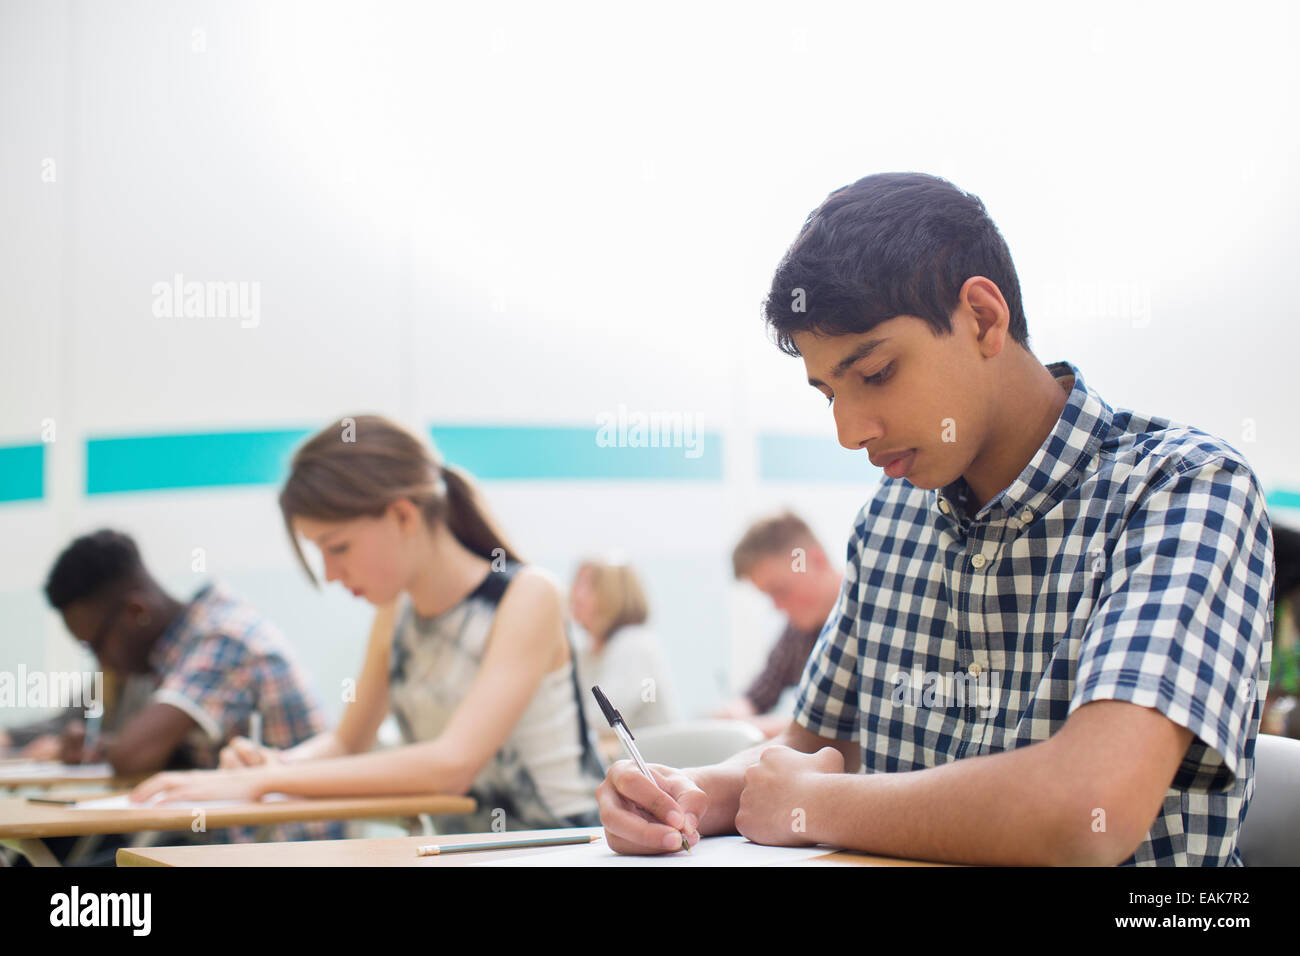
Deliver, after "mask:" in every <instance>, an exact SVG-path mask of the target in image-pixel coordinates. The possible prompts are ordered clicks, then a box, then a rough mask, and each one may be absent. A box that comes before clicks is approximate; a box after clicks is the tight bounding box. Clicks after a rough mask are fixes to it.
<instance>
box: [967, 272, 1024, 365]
mask: <svg viewBox="0 0 1300 956" xmlns="http://www.w3.org/2000/svg"><path fill="white" fill-rule="evenodd" d="M958 301H959V307H960V306H965V307H966V309H967V310H968V311H969V312H970V313H971V315H972V316H973V317H974V318H975V321H976V322H977V323H978V324H979V329H980V335H979V338H980V341H981V342H983V343H984V344H985V345H986V346H987V347H988V348H990V349H993V354H996V353H997V352H998V351H1001V349H1002V346H1003V345H1004V344H1005V343H1006V340H1007V337H1008V331H1009V326H1010V324H1011V309H1010V308H1009V307H1008V306H1007V300H1006V299H1004V298H1003V297H1002V290H1001V289H999V288H998V285H997V283H996V282H994V281H993V280H992V279H989V278H986V277H985V276H971V277H970V278H969V279H967V280H966V281H965V282H964V283H962V287H961V293H960V296H959V300H958Z"/></svg>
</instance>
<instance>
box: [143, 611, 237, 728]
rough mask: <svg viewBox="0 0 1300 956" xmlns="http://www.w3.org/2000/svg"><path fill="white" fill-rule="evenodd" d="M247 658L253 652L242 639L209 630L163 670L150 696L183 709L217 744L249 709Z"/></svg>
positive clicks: (235, 726)
mask: <svg viewBox="0 0 1300 956" xmlns="http://www.w3.org/2000/svg"><path fill="white" fill-rule="evenodd" d="M252 663H253V655H252V652H251V651H250V650H249V648H248V645H247V644H245V643H244V642H243V641H240V640H237V639H235V638H233V637H231V636H229V635H227V634H220V633H216V634H211V635H209V636H207V637H204V638H203V640H202V641H201V642H200V643H199V645H198V647H196V648H195V649H194V651H193V652H192V653H190V654H187V655H185V657H184V658H183V659H182V660H181V661H180V663H179V665H178V666H177V667H175V668H174V669H173V670H171V671H170V672H168V673H167V674H165V675H164V676H163V680H162V683H161V684H160V685H159V686H158V689H157V690H156V691H155V692H154V695H153V699H154V700H155V701H158V702H160V703H164V704H171V705H172V706H173V707H176V708H177V709H179V710H182V711H184V712H185V713H186V714H188V715H189V716H190V717H191V718H192V719H193V720H194V722H195V723H196V724H198V725H199V726H200V727H201V728H202V729H203V732H204V733H205V734H207V735H208V738H209V739H210V740H211V741H212V742H213V743H214V744H222V743H224V742H225V741H226V740H229V739H230V738H231V737H233V736H234V735H235V734H236V733H237V732H238V730H239V728H241V727H243V726H244V725H246V724H247V722H248V717H249V715H250V714H251V713H252V710H253V706H254V704H255V700H254V697H255V694H254V689H253V683H254V681H253V671H252Z"/></svg>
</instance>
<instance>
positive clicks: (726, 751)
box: [635, 720, 767, 767]
mask: <svg viewBox="0 0 1300 956" xmlns="http://www.w3.org/2000/svg"><path fill="white" fill-rule="evenodd" d="M635 734H636V743H637V748H638V749H639V750H640V751H641V756H643V757H644V758H645V760H646V763H661V764H664V765H665V766H668V767H702V766H706V765H708V764H712V763H719V762H720V761H723V760H726V759H727V758H728V757H730V756H732V755H733V754H738V753H740V751H742V750H746V749H748V748H750V747H752V746H754V745H755V744H761V743H762V742H763V741H764V740H766V739H767V738H766V737H764V736H763V732H762V731H761V730H759V729H758V728H757V727H755V726H754V725H753V724H747V723H745V722H744V721H742V720H692V721H688V722H686V723H681V724H659V725H658V726H654V727H642V728H640V729H638V730H637V731H635Z"/></svg>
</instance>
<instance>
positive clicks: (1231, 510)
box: [1070, 458, 1274, 791]
mask: <svg viewBox="0 0 1300 956" xmlns="http://www.w3.org/2000/svg"><path fill="white" fill-rule="evenodd" d="M1272 551H1273V546H1272V537H1271V533H1270V529H1269V522H1268V514H1267V511H1266V509H1265V505H1264V499H1263V495H1262V494H1261V492H1260V489H1259V486H1258V483H1257V482H1256V480H1255V477H1254V475H1253V474H1252V473H1251V472H1250V470H1249V468H1247V467H1246V466H1245V465H1244V464H1242V463H1240V462H1238V461H1234V460H1230V459H1223V458H1215V459H1213V460H1211V461H1208V462H1203V463H1196V464H1187V465H1184V466H1183V467H1181V468H1179V469H1177V470H1175V471H1174V472H1173V473H1172V475H1171V476H1170V477H1169V478H1168V479H1166V480H1164V481H1163V482H1162V483H1161V484H1159V485H1158V486H1156V487H1155V488H1154V489H1153V490H1152V491H1151V492H1150V493H1149V494H1148V495H1147V496H1146V497H1145V498H1144V499H1143V500H1142V501H1141V502H1140V503H1139V504H1138V505H1137V506H1136V508H1135V509H1134V510H1133V512H1132V514H1131V516H1130V517H1129V519H1128V521H1127V522H1126V524H1125V527H1124V529H1123V531H1122V532H1121V533H1120V534H1119V536H1118V538H1117V539H1116V543H1115V546H1114V549H1113V551H1112V553H1111V556H1110V559H1109V562H1108V564H1107V566H1106V567H1105V569H1104V574H1105V580H1104V581H1103V583H1102V586H1101V590H1100V593H1099V597H1098V602H1097V606H1096V608H1095V609H1094V611H1093V613H1092V615H1091V617H1090V619H1089V622H1088V625H1087V628H1086V629H1085V631H1084V633H1083V635H1082V639H1081V643H1080V651H1079V659H1078V669H1077V671H1076V677H1075V690H1074V695H1073V697H1072V698H1071V700H1070V713H1073V712H1074V711H1075V710H1076V709H1078V708H1079V707H1081V706H1083V705H1084V704H1087V703H1089V702H1091V701H1094V700H1122V701H1127V702H1129V703H1133V704H1137V705H1139V706H1141V707H1150V708H1154V709H1156V710H1158V711H1159V712H1160V713H1162V714H1164V716H1166V717H1168V718H1169V719H1170V720H1171V721H1173V722H1174V723H1176V724H1178V725H1179V726H1181V727H1185V728H1187V729H1188V730H1190V731H1191V732H1192V733H1193V734H1195V735H1196V737H1197V738H1198V739H1197V740H1196V741H1194V742H1193V743H1192V745H1191V746H1190V747H1189V748H1188V751H1187V754H1186V755H1185V756H1184V758H1183V762H1182V764H1181V766H1180V767H1179V769H1178V773H1177V775H1176V776H1175V778H1174V780H1173V786H1174V787H1177V788H1179V789H1186V790H1207V791H1221V790H1225V789H1228V788H1230V787H1231V786H1232V785H1233V783H1234V780H1235V777H1236V773H1237V771H1238V768H1239V767H1241V766H1242V764H1243V761H1244V759H1245V750H1246V746H1247V742H1248V740H1249V738H1250V736H1251V734H1252V733H1253V731H1254V723H1253V722H1254V718H1255V717H1256V716H1257V688H1259V691H1260V693H1262V686H1261V682H1262V681H1265V680H1267V667H1268V652H1269V647H1270V644H1271V641H1272V619H1273V611H1272V607H1271V605H1272V596H1271V589H1272V584H1273V573H1274V572H1273V554H1272Z"/></svg>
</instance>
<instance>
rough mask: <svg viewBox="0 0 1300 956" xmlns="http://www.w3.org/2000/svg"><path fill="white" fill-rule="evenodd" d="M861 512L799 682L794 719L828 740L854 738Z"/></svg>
mask: <svg viewBox="0 0 1300 956" xmlns="http://www.w3.org/2000/svg"><path fill="white" fill-rule="evenodd" d="M864 529H865V525H864V524H863V523H862V519H861V517H859V521H858V524H857V526H856V527H855V529H854V534H853V536H852V537H851V538H850V539H849V547H848V563H847V565H846V567H845V570H844V580H843V582H841V584H840V596H839V600H838V601H836V603H835V607H834V609H833V610H832V611H831V613H830V616H828V617H827V618H826V623H825V624H824V625H823V626H822V631H821V634H820V635H819V636H818V638H817V643H816V644H814V645H813V650H812V654H811V655H809V657H808V663H807V665H806V666H805V667H804V671H803V677H802V678H801V679H800V681H799V698H798V703H797V704H796V705H795V710H794V719H795V722H796V723H798V724H799V725H800V726H801V727H804V728H805V729H807V730H809V731H811V732H812V733H814V734H817V736H819V737H826V738H827V739H832V740H858V739H860V737H861V732H860V730H861V728H860V726H859V719H858V688H859V676H858V675H859V661H860V658H861V655H860V653H859V648H858V640H857V637H856V634H857V631H858V627H857V624H858V588H859V577H860V571H861V568H862V540H863V535H864Z"/></svg>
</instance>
